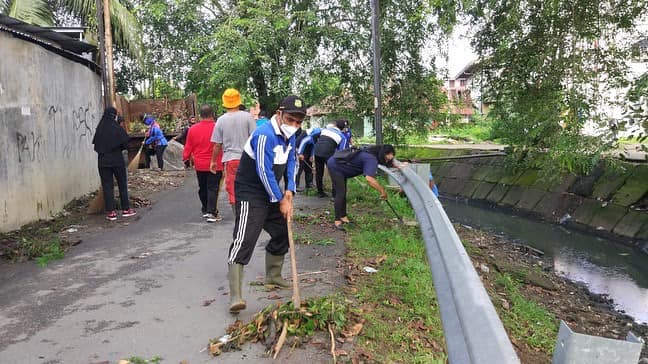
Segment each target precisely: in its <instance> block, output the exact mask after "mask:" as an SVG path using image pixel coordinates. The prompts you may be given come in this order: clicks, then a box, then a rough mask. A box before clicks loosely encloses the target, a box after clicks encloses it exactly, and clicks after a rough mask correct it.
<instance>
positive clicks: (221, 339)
mask: <svg viewBox="0 0 648 364" xmlns="http://www.w3.org/2000/svg"><path fill="white" fill-rule="evenodd" d="M231 338H232V335H230V334H227V335H223V336H221V337H220V338H218V341H219V342H222V343H223V344H225V343H226V342H228V341H229V340H230V339H231Z"/></svg>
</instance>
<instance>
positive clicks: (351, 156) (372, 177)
mask: <svg viewBox="0 0 648 364" xmlns="http://www.w3.org/2000/svg"><path fill="white" fill-rule="evenodd" d="M351 150H353V149H347V150H343V151H340V152H336V153H335V154H334V155H333V156H332V157H331V158H329V160H328V162H327V164H326V166H327V167H328V170H329V174H330V175H331V180H332V181H333V188H334V189H335V202H334V205H335V228H336V229H337V230H341V231H344V227H343V226H342V224H348V223H350V221H349V217H348V216H347V210H346V204H347V201H346V193H347V182H346V181H347V180H348V179H349V178H353V177H356V176H359V175H361V174H362V175H364V176H365V179H366V180H367V182H368V183H369V185H370V186H371V187H373V188H374V189H375V190H376V191H378V192H379V193H380V198H381V199H383V200H387V192H386V191H385V188H384V187H383V186H381V185H380V183H378V181H377V180H376V174H377V173H378V164H381V165H384V166H387V167H392V166H393V164H394V157H395V156H396V150H395V149H394V146H392V145H391V144H384V145H374V146H370V147H366V148H362V149H357V150H356V151H352V152H349V151H351Z"/></svg>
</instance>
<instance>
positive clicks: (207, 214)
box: [202, 212, 212, 219]
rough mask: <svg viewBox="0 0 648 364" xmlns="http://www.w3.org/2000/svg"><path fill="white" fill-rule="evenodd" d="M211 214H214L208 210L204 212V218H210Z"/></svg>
mask: <svg viewBox="0 0 648 364" xmlns="http://www.w3.org/2000/svg"><path fill="white" fill-rule="evenodd" d="M210 216H212V214H210V213H207V212H205V213H204V214H202V217H203V219H206V218H208V217H210Z"/></svg>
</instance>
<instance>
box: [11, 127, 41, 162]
mask: <svg viewBox="0 0 648 364" xmlns="http://www.w3.org/2000/svg"><path fill="white" fill-rule="evenodd" d="M16 146H18V163H22V162H23V161H31V162H34V161H40V160H41V158H42V155H41V135H40V134H35V133H34V132H33V131H32V132H29V134H27V135H25V134H22V133H20V132H16Z"/></svg>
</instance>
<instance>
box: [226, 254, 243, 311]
mask: <svg viewBox="0 0 648 364" xmlns="http://www.w3.org/2000/svg"><path fill="white" fill-rule="evenodd" d="M228 269H229V274H228V277H229V286H230V306H229V310H230V312H231V313H235V314H236V313H239V311H241V310H244V309H245V301H244V300H243V297H241V281H242V280H243V265H242V264H229V265H228Z"/></svg>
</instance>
